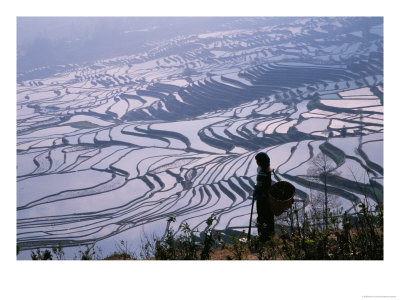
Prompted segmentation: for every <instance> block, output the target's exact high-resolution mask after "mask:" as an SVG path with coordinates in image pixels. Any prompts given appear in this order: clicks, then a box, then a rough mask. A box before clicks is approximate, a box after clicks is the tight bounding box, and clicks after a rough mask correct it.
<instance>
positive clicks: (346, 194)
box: [281, 173, 360, 204]
mask: <svg viewBox="0 0 400 300" xmlns="http://www.w3.org/2000/svg"><path fill="white" fill-rule="evenodd" d="M281 175H282V176H283V177H285V178H287V179H288V180H292V181H294V182H296V183H297V184H299V185H301V186H303V187H305V188H310V186H312V187H313V190H318V191H324V185H323V184H321V183H316V182H312V181H308V180H306V179H303V178H300V177H297V176H292V175H289V174H286V173H281ZM327 189H328V193H330V194H335V195H338V196H341V197H343V198H346V199H348V200H350V201H352V202H353V203H355V204H357V203H358V202H359V201H360V199H359V198H358V197H357V196H355V195H354V194H352V193H350V192H347V191H345V190H342V189H339V188H337V187H334V186H328V187H327Z"/></svg>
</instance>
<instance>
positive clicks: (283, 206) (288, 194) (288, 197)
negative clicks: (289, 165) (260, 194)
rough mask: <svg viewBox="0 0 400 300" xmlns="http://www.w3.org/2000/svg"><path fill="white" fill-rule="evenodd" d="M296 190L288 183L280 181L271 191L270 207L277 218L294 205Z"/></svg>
mask: <svg viewBox="0 0 400 300" xmlns="http://www.w3.org/2000/svg"><path fill="white" fill-rule="evenodd" d="M295 193H296V188H295V187H294V186H293V185H292V184H291V183H289V182H287V181H278V182H276V183H274V184H273V185H272V186H271V187H270V189H269V197H268V201H269V205H270V207H271V210H272V213H273V214H274V215H275V216H280V215H281V214H282V213H283V212H284V211H285V210H287V209H288V208H289V207H291V206H292V204H293V197H294V194H295Z"/></svg>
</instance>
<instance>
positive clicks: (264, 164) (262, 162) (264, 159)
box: [255, 152, 270, 169]
mask: <svg viewBox="0 0 400 300" xmlns="http://www.w3.org/2000/svg"><path fill="white" fill-rule="evenodd" d="M255 159H256V162H257V165H258V166H259V167H261V168H262V169H268V168H269V164H270V160H269V156H268V155H267V153H265V152H260V153H258V154H257V155H256V157H255Z"/></svg>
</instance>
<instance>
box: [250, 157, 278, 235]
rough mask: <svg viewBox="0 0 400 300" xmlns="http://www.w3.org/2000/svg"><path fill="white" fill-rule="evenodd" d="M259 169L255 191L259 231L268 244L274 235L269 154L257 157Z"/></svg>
mask: <svg viewBox="0 0 400 300" xmlns="http://www.w3.org/2000/svg"><path fill="white" fill-rule="evenodd" d="M255 159H256V162H257V165H258V168H257V179H256V181H257V184H256V186H255V189H254V191H253V197H254V201H257V214H258V217H257V229H258V234H259V237H260V241H261V242H266V241H267V240H269V239H271V237H272V236H273V235H274V233H275V230H274V214H273V212H272V210H271V207H270V204H269V202H268V191H269V189H270V187H271V172H272V171H273V170H272V169H271V167H270V159H269V156H268V155H267V153H265V152H260V153H258V154H257V155H256V156H255Z"/></svg>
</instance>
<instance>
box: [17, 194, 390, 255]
mask: <svg viewBox="0 0 400 300" xmlns="http://www.w3.org/2000/svg"><path fill="white" fill-rule="evenodd" d="M355 208H357V212H356V213H355V214H353V215H349V214H347V213H342V212H341V211H336V212H335V213H334V212H331V211H330V212H329V218H328V220H329V226H328V228H327V229H324V228H325V226H323V225H322V222H321V220H322V217H321V214H320V213H319V212H318V211H312V212H309V213H304V214H303V213H302V209H298V208H297V207H296V206H294V207H293V208H291V209H289V211H287V212H286V215H285V218H284V220H283V221H284V222H283V223H282V224H280V225H276V229H278V230H277V232H279V234H275V235H274V236H273V237H271V239H270V240H269V241H267V242H265V243H261V242H260V240H259V236H257V235H256V236H252V237H251V239H250V240H249V241H248V240H247V239H246V233H245V232H244V231H243V232H236V234H231V235H230V236H228V238H226V237H224V238H223V237H222V236H221V232H219V231H216V230H213V229H212V227H211V226H212V223H213V221H214V220H215V218H214V217H213V216H211V217H210V218H209V219H208V220H207V227H206V229H205V230H204V231H203V232H201V233H200V234H198V232H197V231H193V230H192V229H191V228H190V227H189V225H188V224H186V223H184V224H182V225H181V227H180V231H179V234H177V232H175V231H174V230H173V229H172V226H171V224H172V223H173V222H175V219H174V218H172V217H171V218H169V219H168V220H167V228H166V233H165V234H164V236H162V237H156V236H153V237H152V238H147V239H146V240H145V241H144V242H142V245H141V250H140V253H139V254H137V253H136V252H134V251H131V250H130V249H131V247H130V245H128V243H127V242H125V241H120V243H118V244H116V245H115V247H116V250H115V251H114V252H113V253H111V254H109V255H107V256H106V257H103V255H102V253H101V249H99V248H95V245H94V244H93V245H90V246H87V247H86V249H85V250H80V251H79V253H78V254H77V255H75V258H74V259H78V260H138V259H141V260H383V207H382V205H380V204H377V205H375V206H373V207H369V206H368V205H367V201H364V202H360V203H359V204H358V207H355ZM17 252H18V247H17ZM31 258H32V259H33V260H53V259H58V260H62V259H65V257H64V253H63V250H62V247H58V248H57V247H55V248H53V249H51V251H50V250H48V249H46V250H44V251H42V250H40V249H37V250H36V251H32V252H31Z"/></svg>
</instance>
